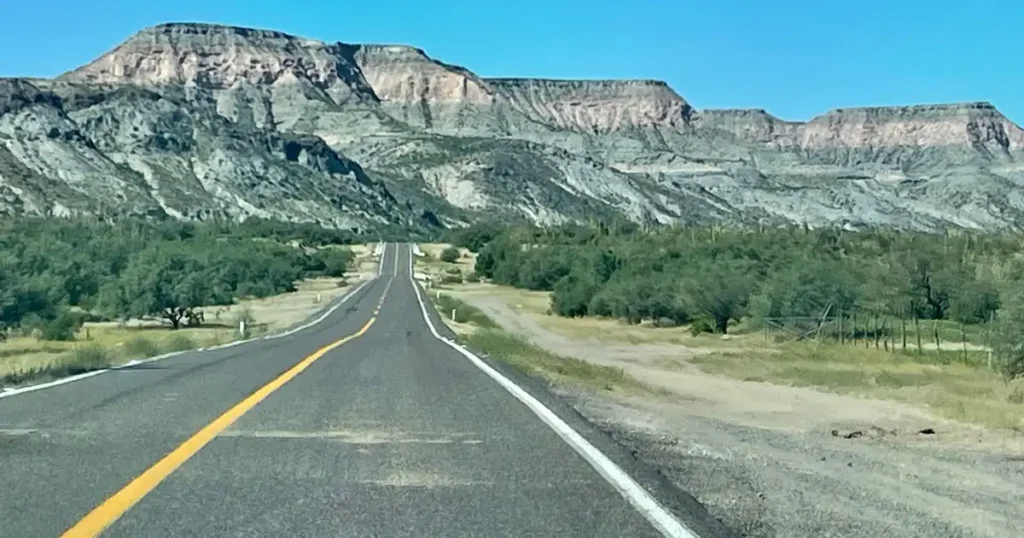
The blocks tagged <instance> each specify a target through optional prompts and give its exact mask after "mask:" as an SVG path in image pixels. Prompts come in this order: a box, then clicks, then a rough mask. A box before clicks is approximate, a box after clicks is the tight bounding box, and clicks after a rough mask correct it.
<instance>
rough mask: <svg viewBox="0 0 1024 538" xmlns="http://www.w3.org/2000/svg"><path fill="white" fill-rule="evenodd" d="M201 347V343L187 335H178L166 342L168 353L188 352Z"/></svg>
mask: <svg viewBox="0 0 1024 538" xmlns="http://www.w3.org/2000/svg"><path fill="white" fill-rule="evenodd" d="M197 347H199V343H198V342H196V341H195V339H193V338H192V337H190V336H188V335H186V334H176V335H174V336H172V337H170V338H168V339H167V340H165V341H164V349H166V350H167V351H168V352H172V353H173V352H175V351H188V350H190V349H195V348H197Z"/></svg>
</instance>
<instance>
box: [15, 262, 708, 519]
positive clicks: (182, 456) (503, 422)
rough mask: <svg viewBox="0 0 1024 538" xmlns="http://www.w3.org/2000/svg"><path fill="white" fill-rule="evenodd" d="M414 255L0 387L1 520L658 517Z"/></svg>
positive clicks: (675, 502)
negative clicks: (291, 329)
mask: <svg viewBox="0 0 1024 538" xmlns="http://www.w3.org/2000/svg"><path fill="white" fill-rule="evenodd" d="M410 257H411V252H410V249H409V248H408V246H406V245H389V246H388V247H387V248H386V250H385V253H384V259H383V261H382V265H381V267H382V270H381V274H380V275H379V276H378V277H377V278H375V279H374V280H372V281H369V282H367V283H366V284H365V285H363V286H362V287H360V288H358V289H357V290H356V291H355V292H354V293H352V294H350V296H349V297H347V299H346V300H345V302H344V303H342V304H341V306H340V307H338V308H337V309H336V310H335V311H334V312H333V313H331V314H330V315H328V316H327V317H326V318H325V319H323V321H321V322H320V323H318V324H316V325H314V326H311V327H309V328H306V329H303V330H300V331H298V332H296V333H295V334H292V335H290V336H286V337H282V338H278V339H274V340H258V341H252V342H247V343H244V344H240V345H236V346H233V347H229V348H224V349H217V350H207V351H203V352H190V353H186V354H183V355H178V356H174V357H169V358H166V359H163V360H160V361H156V362H152V363H148V364H143V365H139V366H136V367H132V368H125V369H119V370H112V371H109V372H107V373H104V374H101V375H97V376H94V377H90V378H87V379H81V380H78V381H75V382H72V383H67V384H63V385H60V386H56V387H51V388H48V389H44V390H39V391H35V392H30V393H25V394H18V395H15V396H11V397H6V398H0V536H2V537H37V536H38V537H48V536H60V535H62V534H64V535H66V536H93V535H96V534H97V533H98V532H100V531H102V534H103V536H141V537H158V536H204V537H205V536H303V537H319V536H331V537H334V536H346V537H348V536H352V537H371V536H373V537H375V536H381V537H383V536H386V537H405V536H416V537H443V536H481V537H496V536H531V537H532V536H558V537H562V536H579V537H587V538H597V537H649V536H663V535H664V533H663V532H662V531H659V530H658V529H656V528H655V525H654V524H652V522H651V520H650V518H649V517H645V515H643V514H642V513H641V512H640V511H639V510H638V509H637V508H635V507H634V504H632V503H631V502H630V501H629V496H628V495H625V494H623V493H621V492H620V489H618V488H617V487H616V486H613V482H614V480H610V479H607V478H606V477H604V476H602V474H601V473H599V472H598V471H597V470H596V468H595V466H594V465H592V463H590V462H588V461H587V460H586V459H584V457H581V455H580V453H578V451H577V450H576V449H574V448H573V447H572V446H570V444H567V443H566V442H565V441H564V440H563V438H562V437H561V436H560V435H559V434H557V433H556V431H555V430H554V429H552V427H550V426H549V425H548V424H546V423H545V422H544V421H542V420H541V419H539V418H538V415H537V414H536V413H535V412H534V411H531V409H530V408H528V407H527V406H526V405H523V403H522V402H521V401H519V400H517V399H516V397H514V396H513V395H512V394H511V393H510V392H509V390H506V388H504V387H502V386H501V385H499V384H498V383H497V382H495V381H494V379H492V378H491V377H489V376H488V375H487V374H485V372H484V371H483V370H482V369H481V368H480V367H478V366H477V365H475V364H474V363H473V362H472V361H471V360H469V359H467V357H465V356H463V355H462V354H460V353H459V352H457V351H456V350H454V349H453V348H452V347H450V346H448V345H447V344H445V343H444V342H443V341H441V340H439V339H438V338H436V337H435V336H434V335H433V334H432V332H431V330H430V328H429V327H428V324H427V322H426V321H425V320H424V317H423V311H422V310H421V307H420V303H419V300H418V298H417V294H416V290H415V288H414V284H413V283H412V281H411V279H410V275H409V273H410V267H411V263H410ZM436 315H437V314H436V312H431V316H434V318H433V319H435V324H439V321H437V320H436ZM353 335H354V336H353ZM339 341H340V342H341V343H340V344H339V343H338V342H339ZM332 346H333V347H332ZM268 383H269V385H268ZM627 470H628V469H627ZM654 493H655V494H656V495H655V496H658V495H661V497H662V498H661V499H659V500H665V499H664V498H663V497H664V496H665V495H669V494H670V493H664V492H663V491H657V492H654ZM666 506H671V507H672V508H673V509H674V510H676V512H674V513H673V515H674V516H678V517H679V519H680V520H687V519H689V520H691V521H688V522H687V524H689V525H690V526H691V528H705V527H703V526H707V527H706V528H711V529H712V530H711V531H705V532H702V533H701V537H702V538H709V537H710V535H709V534H708V532H717V531H715V530H714V529H715V527H714V525H713V523H710V524H709V523H707V522H706V521H703V519H702V518H705V517H706V515H702V514H696V513H690V514H687V513H682V514H680V513H679V512H678V511H679V510H680V508H679V507H680V506H682V507H683V508H682V509H683V510H685V509H687V508H686V506H687V505H686V501H682V502H679V501H678V500H673V499H669V500H668V501H667V504H666ZM696 511H699V508H698V509H696ZM694 525H696V527H694ZM708 525H709V526H708ZM691 536H692V535H691ZM716 536H717V534H716Z"/></svg>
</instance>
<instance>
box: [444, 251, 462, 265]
mask: <svg viewBox="0 0 1024 538" xmlns="http://www.w3.org/2000/svg"><path fill="white" fill-rule="evenodd" d="M441 261H443V262H445V263H455V262H457V261H459V249H457V248H455V247H448V248H446V249H444V250H442V251H441Z"/></svg>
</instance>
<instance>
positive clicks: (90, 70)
mask: <svg viewBox="0 0 1024 538" xmlns="http://www.w3.org/2000/svg"><path fill="white" fill-rule="evenodd" d="M1022 161H1024V131H1022V130H1021V128H1020V127H1019V126H1017V125H1016V124H1015V123H1013V122H1012V121H1010V120H1009V119H1007V118H1006V117H1004V116H1003V115H1002V114H1000V113H999V111H998V110H996V109H995V108H994V107H993V106H992V105H991V104H988V103H962V104H940V105H919V106H907V107H880V108H858V109H839V110H833V111H831V112H828V113H826V114H823V115H821V116H818V117H816V118H813V119H811V120H810V121H807V122H792V121H784V120H781V119H779V118H776V117H774V116H772V115H771V114H769V113H768V112H766V111H764V110H756V109H752V110H697V109H694V108H693V107H692V106H691V105H690V104H689V103H687V101H686V100H685V99H684V98H683V97H681V96H680V95H679V94H678V93H676V91H675V90H673V89H672V88H670V87H669V86H668V85H666V84H665V83H663V82H659V81H652V80H622V81H619V80H544V79H510V78H483V77H480V76H477V75H476V74H474V73H473V72H472V71H470V70H468V69H466V68H463V67H458V66H453V65H449V64H446V63H444V62H442V61H440V60H437V59H434V58H431V57H430V56H429V55H428V54H427V53H426V52H424V51H422V50H420V49H417V48H415V47H411V46H405V45H372V44H369V45H366V44H345V43H325V42H321V41H316V40H311V39H304V38H300V37H296V36H291V35H288V34H284V33H281V32H275V31H269V30H256V29H248V28H236V27H228V26H218V25H209V24H190V23H181V24H164V25H159V26H154V27H151V28H147V29H144V30H142V31H140V32H139V33H138V34H136V35H134V36H132V37H130V38H129V39H127V40H126V41H125V42H124V43H122V44H121V45H119V46H117V47H115V48H114V49H113V50H111V51H109V52H107V53H106V54H103V55H102V56H100V57H99V58H97V59H96V60H95V61H93V62H91V63H89V64H87V65H85V66H82V67H79V68H77V69H73V70H71V71H69V72H68V73H66V74H64V75H62V76H60V77H57V78H56V79H54V80H28V79H7V80H2V81H0V211H5V212H8V213H18V212H27V213H46V214H58V215H59V214H68V213H76V212H84V213H114V214H126V213H137V214H166V215H170V216H173V217H177V218H204V217H205V216H207V215H228V216H234V217H238V218H243V217H245V216H246V215H260V216H269V217H274V218H284V219H300V220H314V221H319V222H323V223H326V224H329V225H333V226H345V227H357V228H358V227H381V226H400V227H423V226H436V225H453V224H456V223H458V222H465V221H467V220H472V219H474V218H479V217H481V216H488V217H494V216H500V217H504V218H525V219H529V220H533V221H537V222H560V221H565V220H576V219H585V218H588V217H590V216H593V215H608V216H611V215H614V214H621V215H625V216H628V217H629V218H631V219H634V220H639V221H660V222H726V223H738V224H743V223H755V222H756V223H767V224H785V223H801V224H810V225H814V226H826V225H842V226H847V227H861V226H874V225H890V226H897V227H906V228H915V229H930V230H935V229H941V228H945V227H949V226H955V227H969V228H978V229H993V230H994V229H1002V228H1019V227H1021V226H1024V199H1022V198H1024V196H1022V194H1021V190H1020V186H1021V184H1022V183H1024V164H1022Z"/></svg>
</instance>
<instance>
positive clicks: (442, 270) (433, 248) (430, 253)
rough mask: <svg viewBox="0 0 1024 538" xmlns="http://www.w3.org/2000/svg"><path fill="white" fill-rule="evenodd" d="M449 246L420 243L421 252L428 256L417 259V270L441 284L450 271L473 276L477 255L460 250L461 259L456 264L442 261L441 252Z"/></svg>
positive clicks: (446, 244)
mask: <svg viewBox="0 0 1024 538" xmlns="http://www.w3.org/2000/svg"><path fill="white" fill-rule="evenodd" d="M449 246H451V245H449V244H448V243H420V244H419V247H420V250H421V251H422V252H423V253H424V254H426V256H423V257H419V258H416V270H417V271H418V272H420V273H424V274H427V275H429V276H430V277H431V280H432V282H433V283H439V282H440V281H441V279H442V278H443V277H444V276H445V275H446V274H450V273H449V271H454V270H458V271H459V273H460V274H461V275H462V277H466V276H469V275H471V274H473V272H474V271H475V270H476V255H475V254H473V253H472V252H470V251H468V250H466V249H464V248H461V249H459V259H458V260H457V261H456V262H455V263H447V262H443V261H441V252H442V251H443V250H444V249H446V248H448V247H449ZM444 285H449V284H442V286H444Z"/></svg>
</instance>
